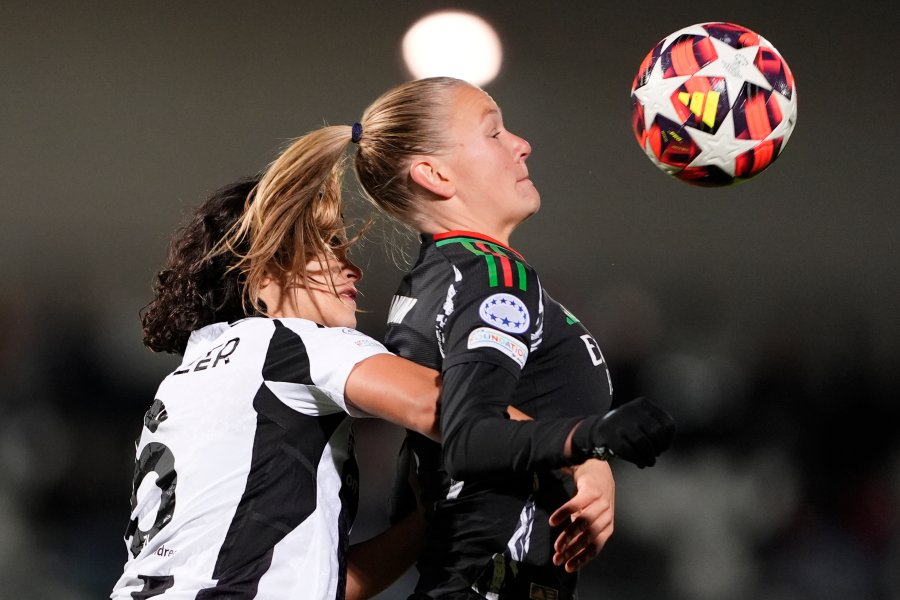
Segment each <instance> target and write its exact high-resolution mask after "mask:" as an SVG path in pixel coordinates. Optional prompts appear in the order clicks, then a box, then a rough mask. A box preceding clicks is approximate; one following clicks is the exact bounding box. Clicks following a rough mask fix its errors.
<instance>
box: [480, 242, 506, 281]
mask: <svg viewBox="0 0 900 600" xmlns="http://www.w3.org/2000/svg"><path fill="white" fill-rule="evenodd" d="M475 247H477V248H478V249H479V250H481V251H482V252H484V253H485V254H491V255H493V256H496V257H497V258H499V259H500V268H501V269H502V270H503V285H505V286H506V287H512V284H513V280H512V267H511V266H510V264H509V259H508V258H507V257H505V256H503V255H502V254H500V253H499V252H494V251H493V250H492V249H490V248H488V247H487V246H486V245H485V243H484V242H478V243H477V244H475Z"/></svg>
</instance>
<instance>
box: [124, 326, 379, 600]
mask: <svg viewBox="0 0 900 600" xmlns="http://www.w3.org/2000/svg"><path fill="white" fill-rule="evenodd" d="M385 352H387V350H385V348H384V346H382V345H381V344H380V343H379V342H377V341H375V340H373V339H372V338H370V337H368V336H365V335H363V334H362V333H360V332H358V331H356V330H354V329H349V328H330V327H322V326H319V325H316V324H315V323H313V322H311V321H307V320H304V319H267V318H248V319H244V320H241V321H238V322H236V323H233V324H228V323H218V324H215V325H210V326H208V327H205V328H203V329H200V330H198V331H195V332H194V333H193V334H192V335H191V338H190V341H189V342H188V345H187V349H186V351H185V355H184V360H183V362H182V363H181V365H180V366H179V367H178V368H177V369H176V370H175V371H174V372H172V373H171V374H170V375H168V376H167V377H166V378H165V379H164V380H163V382H162V384H161V385H160V387H159V390H158V392H157V394H156V398H155V400H154V401H153V403H152V406H151V407H150V409H149V410H148V411H147V413H146V415H145V416H144V426H143V429H142V431H141V435H140V438H139V439H138V442H137V447H136V461H135V472H134V488H133V490H134V493H133V496H132V499H131V509H132V510H131V518H130V521H129V524H128V527H127V531H126V534H125V543H126V547H127V549H128V560H127V562H126V564H125V568H124V573H123V575H122V577H121V578H120V579H119V581H118V582H117V583H116V585H115V587H114V589H113V592H112V596H111V597H112V598H113V599H125V598H127V599H129V600H131V599H133V598H142V599H143V598H153V597H160V598H166V599H169V598H180V599H187V598H190V599H195V598H196V599H200V600H202V599H212V598H241V599H244V598H267V599H275V598H278V599H283V598H304V599H314V600H319V599H322V600H325V599H328V600H333V599H336V598H337V599H340V598H343V597H344V583H345V573H346V569H345V564H344V556H345V552H346V548H347V544H348V533H349V529H350V525H351V524H352V522H353V519H354V517H355V515H356V509H357V499H358V498H357V494H358V470H357V465H356V460H355V457H354V454H353V439H352V434H351V430H350V426H351V421H352V419H350V418H349V417H348V415H354V416H366V415H364V414H361V413H359V411H358V410H354V409H353V408H352V407H351V406H349V405H348V404H347V402H346V400H345V398H344V387H345V383H346V381H347V378H348V376H349V374H350V371H351V370H352V369H353V367H354V366H355V365H356V364H357V363H359V362H360V361H362V360H364V359H366V358H369V357H371V356H373V355H376V354H380V353H385Z"/></svg>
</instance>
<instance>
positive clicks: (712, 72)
mask: <svg viewBox="0 0 900 600" xmlns="http://www.w3.org/2000/svg"><path fill="white" fill-rule="evenodd" d="M709 40H710V41H711V42H712V44H713V47H714V48H715V49H716V54H717V55H718V57H719V58H717V59H716V60H714V61H712V62H711V63H709V64H708V65H706V66H705V67H703V68H702V69H700V70H699V71H697V72H696V73H695V76H697V77H700V76H702V77H722V78H724V79H725V87H726V88H727V90H728V100H729V101H730V102H734V100H735V98H737V96H738V94H739V93H740V92H741V89H742V88H743V87H744V82H745V81H746V82H747V83H752V84H754V85H758V86H759V87H761V88H763V89H765V90H771V89H772V86H771V85H770V84H769V81H768V80H767V79H766V77H765V75H763V74H762V73H761V72H760V70H759V69H757V68H756V65H755V64H753V61H754V60H756V55H757V53H758V52H759V46H750V47H748V48H741V49H740V50H738V49H736V48H732V47H731V46H729V45H728V44H726V43H725V42H722V41H719V40H717V39H716V38H714V37H710V38H709Z"/></svg>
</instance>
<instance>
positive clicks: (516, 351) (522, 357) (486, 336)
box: [467, 327, 528, 368]
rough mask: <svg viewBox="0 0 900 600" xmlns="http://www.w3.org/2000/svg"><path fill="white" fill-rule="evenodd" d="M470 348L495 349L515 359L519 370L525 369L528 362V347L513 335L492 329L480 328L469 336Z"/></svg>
mask: <svg viewBox="0 0 900 600" xmlns="http://www.w3.org/2000/svg"><path fill="white" fill-rule="evenodd" d="M467 347H468V348H470V349H471V348H493V349H495V350H499V351H500V352H502V353H503V354H505V355H507V356H508V357H510V358H511V359H513V360H514V361H515V362H516V364H517V365H519V368H524V367H525V361H526V360H528V346H526V345H525V344H523V343H522V342H520V341H519V340H517V339H516V338H514V337H513V336H511V335H506V334H505V333H503V332H500V331H497V330H496V329H491V328H490V327H479V328H478V329H473V330H472V333H470V334H469V342H468V346H467Z"/></svg>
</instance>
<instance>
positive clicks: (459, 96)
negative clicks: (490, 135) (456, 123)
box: [450, 85, 503, 124]
mask: <svg viewBox="0 0 900 600" xmlns="http://www.w3.org/2000/svg"><path fill="white" fill-rule="evenodd" d="M450 114H451V119H452V118H453V117H457V119H456V120H465V121H468V122H474V123H479V124H480V123H483V122H484V121H487V120H491V119H493V120H498V121H502V120H503V113H502V112H501V111H500V106H499V105H498V104H497V103H496V102H495V101H494V99H493V98H492V97H491V96H490V94H488V93H487V92H485V91H484V90H482V89H481V88H477V87H475V86H471V85H464V86H460V88H459V89H458V90H457V93H456V95H455V97H454V99H453V103H452V106H451V111H450Z"/></svg>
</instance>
